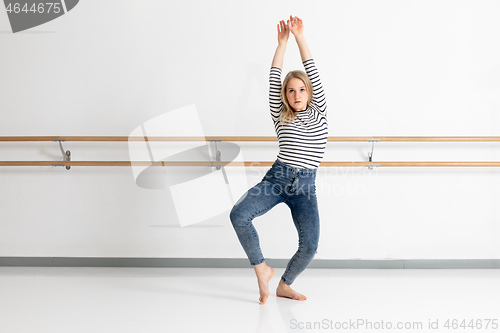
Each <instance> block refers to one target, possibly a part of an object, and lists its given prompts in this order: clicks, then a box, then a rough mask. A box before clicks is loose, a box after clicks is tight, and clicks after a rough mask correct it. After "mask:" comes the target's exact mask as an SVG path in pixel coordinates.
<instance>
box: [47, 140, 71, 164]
mask: <svg viewBox="0 0 500 333" xmlns="http://www.w3.org/2000/svg"><path fill="white" fill-rule="evenodd" d="M52 141H54V142H56V141H58V142H59V147H60V148H61V153H62V155H63V161H65V162H66V161H71V152H70V151H69V150H66V152H65V151H64V149H63V146H62V143H61V142H62V141H66V139H52ZM52 165H53V166H65V167H66V170H69V169H71V166H69V165H66V164H52Z"/></svg>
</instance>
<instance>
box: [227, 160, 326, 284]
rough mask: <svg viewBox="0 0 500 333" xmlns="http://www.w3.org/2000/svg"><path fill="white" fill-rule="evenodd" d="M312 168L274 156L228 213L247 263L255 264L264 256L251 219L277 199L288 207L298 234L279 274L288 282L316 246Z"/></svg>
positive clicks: (314, 179) (298, 272) (259, 262)
mask: <svg viewBox="0 0 500 333" xmlns="http://www.w3.org/2000/svg"><path fill="white" fill-rule="evenodd" d="M316 171H317V168H316V169H298V168H294V167H292V166H290V165H288V164H286V163H283V162H281V161H280V160H278V159H276V161H275V162H274V164H273V166H272V167H271V169H269V170H268V171H267V173H266V175H265V176H264V178H262V181H261V182H260V183H258V184H257V185H255V186H254V187H252V188H251V189H249V190H248V191H247V192H246V193H245V194H243V196H242V197H241V198H240V199H239V200H238V202H236V204H235V205H234V207H233V209H232V210H231V213H230V219H231V223H232V224H233V227H234V230H235V231H236V234H237V235H238V239H239V241H240V243H241V246H242V247H243V249H244V250H245V253H246V254H247V256H248V259H249V260H250V264H251V265H258V264H261V263H263V262H264V257H263V256H262V252H261V249H260V245H259V236H258V235H257V231H256V230H255V227H254V226H253V224H252V220H253V219H254V218H255V217H258V216H261V215H263V214H265V213H266V212H268V211H269V210H270V209H271V208H273V207H274V206H276V205H277V204H279V203H281V202H284V203H285V204H286V205H287V206H288V207H289V208H290V210H291V213H292V218H293V222H294V224H295V228H296V229H297V233H298V235H299V248H298V250H297V252H295V254H294V256H293V257H292V258H291V259H290V261H289V262H288V265H287V267H286V270H285V272H284V273H283V275H282V277H281V280H282V281H283V282H285V283H286V284H288V285H290V284H292V283H293V281H294V280H295V278H296V277H297V276H298V275H299V274H300V273H302V272H303V271H304V270H305V269H306V267H307V266H308V265H309V264H310V263H311V261H312V259H313V257H314V255H315V254H316V252H317V249H318V241H319V213H318V202H317V199H316V184H315V181H316ZM277 237H279V235H277Z"/></svg>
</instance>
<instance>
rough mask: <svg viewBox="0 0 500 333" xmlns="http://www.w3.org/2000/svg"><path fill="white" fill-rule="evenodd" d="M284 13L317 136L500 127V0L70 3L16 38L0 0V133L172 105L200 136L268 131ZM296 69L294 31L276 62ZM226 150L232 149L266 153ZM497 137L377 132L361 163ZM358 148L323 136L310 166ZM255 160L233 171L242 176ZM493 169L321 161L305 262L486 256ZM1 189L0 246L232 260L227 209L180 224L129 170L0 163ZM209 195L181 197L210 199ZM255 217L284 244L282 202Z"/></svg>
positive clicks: (125, 154)
mask: <svg viewBox="0 0 500 333" xmlns="http://www.w3.org/2000/svg"><path fill="white" fill-rule="evenodd" d="M290 13H292V14H294V15H298V16H300V17H302V18H303V19H304V22H305V34H306V36H307V40H308V43H309V46H310V48H311V50H312V52H313V55H314V57H315V59H316V63H317V66H318V68H319V70H320V74H321V76H322V79H323V82H324V86H325V90H326V92H327V98H328V108H329V109H328V112H329V115H328V117H329V126H330V136H396V135H397V136H399V135H401V136H493V135H495V136H497V135H499V133H500V131H499V130H500V126H499V111H500V60H499V59H500V46H499V44H498V40H499V38H498V37H499V34H500V21H499V20H498V17H499V14H500V3H499V2H498V1H480V2H477V1H455V0H446V1H445V0H438V1H387V0H386V1H368V0H364V1H351V0H349V1H348V0H344V1H327V0H322V1H314V2H308V3H307V4H306V3H305V2H304V1H273V2H271V3H270V2H268V1H253V2H248V1H221V0H217V1H201V0H192V1H175V2H174V1H162V0H142V1H130V0H106V1H98V0H85V1H81V2H80V3H79V4H78V5H77V6H76V7H75V8H74V9H73V10H72V11H70V12H69V13H68V14H66V15H64V16H62V17H60V18H59V19H56V20H54V21H52V22H49V23H47V24H44V25H42V26H39V27H36V28H33V29H31V30H27V31H26V32H22V33H17V34H12V33H11V32H10V26H9V22H8V18H7V14H6V12H5V11H3V10H0V32H1V33H0V45H1V52H0V73H1V78H0V110H1V111H0V112H1V113H0V116H1V118H0V136H38V135H50V136H64V135H68V136H76V135H88V136H92V135H110V136H127V135H129V134H131V133H132V132H133V131H134V129H136V128H138V127H140V126H141V124H143V123H145V122H147V121H148V120H150V119H153V118H155V117H158V116H161V115H164V114H166V113H167V112H169V111H172V110H176V109H178V108H181V107H184V106H187V105H195V106H196V109H197V110H198V113H199V121H200V122H201V125H202V127H203V131H204V134H205V135H207V136H215V135H221V136H225V135H238V136H240V135H241V136H253V135H256V136H258V135H263V136H264V135H265V136H273V135H275V133H274V128H273V126H272V121H271V118H270V116H269V111H268V107H267V84H268V82H267V78H268V70H269V66H270V63H271V58H272V55H273V53H274V49H275V46H276V23H277V22H278V21H279V20H280V19H284V18H286V16H287V15H289V14H290ZM295 68H301V63H300V58H299V54H298V52H297V48H296V46H295V44H294V40H293V37H291V39H290V42H289V46H288V50H287V54H286V58H285V68H284V71H285V72H286V71H288V70H291V69H295ZM178 126H179V129H181V130H182V131H183V133H185V135H192V134H193V130H192V128H191V127H190V126H189V123H184V122H183V123H179V124H178ZM165 135H168V133H166V134H165ZM239 145H240V147H241V152H242V156H243V157H244V158H245V160H267V161H274V160H275V158H276V155H277V152H278V151H277V143H251V144H250V143H243V144H239ZM499 145H500V143H378V144H376V145H375V154H374V160H375V161H377V160H379V161H390V160H394V161H412V160H422V161H426V160H436V161H440V160H441V161H446V160H451V161H467V160H471V161H482V160H484V161H495V160H496V161H498V160H500V154H499V149H498V148H499ZM64 148H65V149H69V150H71V151H72V154H73V159H74V160H128V159H129V158H130V157H129V151H128V145H127V143H98V144H96V143H81V142H68V143H65V144H64ZM370 149H371V144H368V143H329V146H328V148H327V152H326V153H325V157H324V160H325V161H328V160H333V161H350V160H356V161H362V160H366V159H367V153H368V151H369V150H370ZM0 159H1V160H55V159H61V156H60V151H59V147H58V145H57V144H56V143H52V142H38V143H34V142H32V143H5V142H4V143H0ZM266 170H267V169H266V168H248V169H246V170H244V169H242V168H237V169H235V168H233V169H232V171H231V177H232V179H233V180H235V179H236V180H237V181H239V182H240V183H241V182H246V187H247V188H249V187H250V186H253V185H255V184H256V183H257V182H259V181H260V179H261V178H262V177H263V175H264V173H265V171H266ZM183 172H186V173H189V172H190V171H188V170H184V171H183ZM499 172H500V170H499V169H498V168H383V169H379V170H377V169H376V170H373V171H368V170H366V169H364V168H327V167H324V168H320V170H319V171H318V176H317V188H318V200H319V206H320V217H321V223H322V225H321V228H322V229H321V239H320V249H319V252H318V254H317V258H325V259H349V258H364V259H372V258H373V259H383V258H398V259H399V258H406V259H411V258H424V259H434V258H436V259H438V258H498V257H499V255H500V245H499V244H500V243H499V242H498V241H497V240H498V238H499V236H500V230H499V228H498V221H499V219H500V213H499V212H498V210H497V209H496V207H497V205H496V203H497V201H498V200H497V199H498V197H499V195H500V190H499V189H500V174H499ZM219 173H220V171H219ZM0 184H1V188H2V191H0V256H103V257H112V256H117V257H210V258H225V257H228V258H244V257H245V254H244V252H243V250H242V249H241V247H240V245H239V243H238V241H237V238H236V235H235V233H234V231H233V229H232V227H231V225H230V222H229V209H230V208H231V207H229V206H228V207H227V210H226V211H225V212H222V213H221V214H219V215H216V216H212V217H210V218H209V219H207V220H206V221H204V222H202V223H199V224H196V225H193V226H191V227H185V228H182V227H180V225H179V218H178V213H177V211H176V207H175V204H174V200H173V197H172V193H171V192H170V191H169V190H168V189H164V190H160V189H158V190H152V189H144V188H141V187H139V186H137V185H136V184H135V178H134V174H133V172H132V170H131V168H127V167H73V168H72V169H71V170H70V171H66V170H64V169H63V168H53V167H1V169H0ZM218 186H225V184H224V183H220V185H218ZM214 190H216V189H214ZM219 190H220V189H219ZM200 193H201V189H200ZM203 193H206V192H203ZM242 193H243V192H241V193H235V195H237V196H238V197H239V195H241V194H242ZM206 196H207V199H206V200H197V201H196V202H193V203H192V205H193V209H196V210H209V208H210V207H209V202H210V200H209V199H210V194H209V193H206ZM255 223H256V226H257V228H258V230H259V235H260V239H261V243H262V248H263V250H264V255H265V256H266V257H271V258H289V257H290V256H291V255H292V254H293V252H294V251H295V249H296V245H297V238H296V233H295V230H294V227H293V223H292V220H291V215H290V212H289V210H288V208H287V207H286V206H285V205H278V206H276V207H275V208H274V209H273V210H271V211H270V212H269V213H267V214H266V215H264V216H262V217H259V218H257V219H256V220H255Z"/></svg>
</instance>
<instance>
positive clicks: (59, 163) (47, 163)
mask: <svg viewBox="0 0 500 333" xmlns="http://www.w3.org/2000/svg"><path fill="white" fill-rule="evenodd" d="M273 163H274V161H272V162H261V161H246V162H239V161H232V162H209V161H206V162H203V161H168V162H163V161H160V162H148V161H134V162H131V161H0V166H146V167H147V166H214V167H215V166H235V167H241V166H244V167H264V166H272V165H273ZM320 166H321V167H379V166H380V167H500V162H327V161H325V162H321V164H320Z"/></svg>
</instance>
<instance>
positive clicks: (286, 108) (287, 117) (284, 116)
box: [280, 70, 312, 125]
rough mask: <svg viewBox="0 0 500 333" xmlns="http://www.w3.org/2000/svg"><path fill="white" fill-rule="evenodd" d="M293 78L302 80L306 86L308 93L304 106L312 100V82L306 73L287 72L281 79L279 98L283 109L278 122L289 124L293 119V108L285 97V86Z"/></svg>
mask: <svg viewBox="0 0 500 333" xmlns="http://www.w3.org/2000/svg"><path fill="white" fill-rule="evenodd" d="M293 78H296V79H300V80H302V82H304V84H305V86H306V91H307V94H308V98H307V105H306V106H309V103H310V102H311V100H312V83H311V80H310V79H309V76H307V74H306V73H304V72H303V71H298V70H297V71H291V72H289V73H288V74H287V75H286V76H285V79H284V80H283V85H282V86H281V94H280V97H281V100H282V101H283V109H282V110H281V114H280V122H281V123H282V124H284V125H288V124H291V123H293V121H294V120H295V111H294V110H293V108H292V106H291V105H290V103H289V102H288V99H287V98H286V86H287V85H288V82H289V81H290V80H291V79H293Z"/></svg>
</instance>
